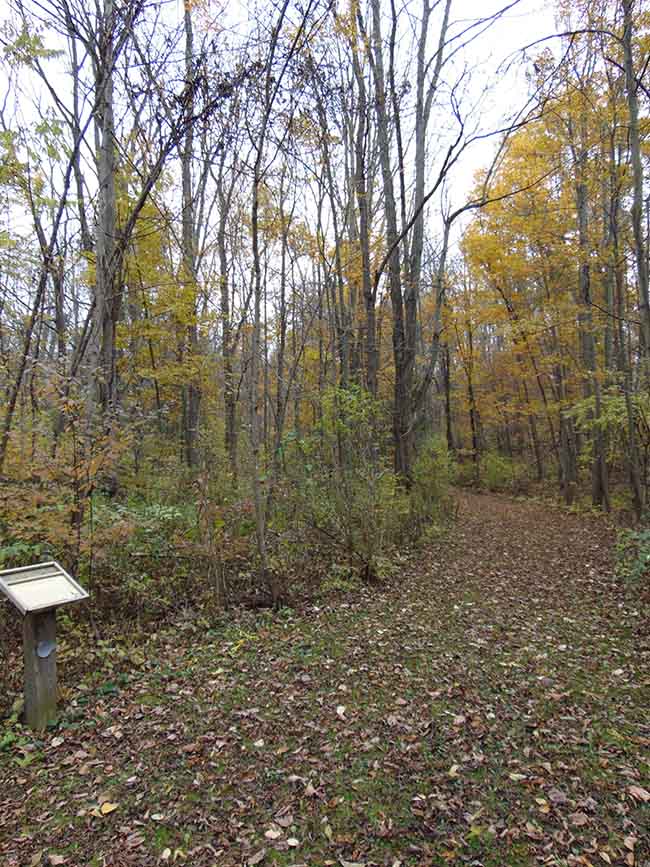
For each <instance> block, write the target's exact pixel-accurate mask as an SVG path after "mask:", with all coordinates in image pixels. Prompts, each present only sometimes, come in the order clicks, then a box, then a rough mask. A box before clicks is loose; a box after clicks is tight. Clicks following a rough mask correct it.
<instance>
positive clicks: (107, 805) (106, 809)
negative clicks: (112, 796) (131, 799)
mask: <svg viewBox="0 0 650 867" xmlns="http://www.w3.org/2000/svg"><path fill="white" fill-rule="evenodd" d="M117 808H118V804H111V802H110V801H104V803H103V804H102V805H101V807H100V808H99V809H100V812H101V814H102V816H107V815H108V814H109V813H112V812H113V810H117Z"/></svg>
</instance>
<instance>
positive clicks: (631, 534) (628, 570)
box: [616, 528, 650, 584]
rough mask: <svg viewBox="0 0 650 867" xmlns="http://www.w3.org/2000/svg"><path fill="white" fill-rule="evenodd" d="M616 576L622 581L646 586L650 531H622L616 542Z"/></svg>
mask: <svg viewBox="0 0 650 867" xmlns="http://www.w3.org/2000/svg"><path fill="white" fill-rule="evenodd" d="M616 574H617V575H618V576H619V577H620V578H622V579H623V580H624V581H629V582H632V583H635V584H647V583H648V582H649V579H650V529H647V528H644V529H642V530H622V531H621V532H620V533H619V535H618V539H617V541H616Z"/></svg>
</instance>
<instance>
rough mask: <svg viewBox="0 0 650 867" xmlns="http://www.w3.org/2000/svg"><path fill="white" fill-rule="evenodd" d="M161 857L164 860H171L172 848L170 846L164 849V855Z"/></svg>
mask: <svg viewBox="0 0 650 867" xmlns="http://www.w3.org/2000/svg"><path fill="white" fill-rule="evenodd" d="M160 857H161V859H162V860H163V861H169V859H170V858H171V857H172V850H171V849H169V848H167V849H163V851H162V855H161V856H160Z"/></svg>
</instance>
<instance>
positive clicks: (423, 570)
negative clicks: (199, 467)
mask: <svg viewBox="0 0 650 867" xmlns="http://www.w3.org/2000/svg"><path fill="white" fill-rule="evenodd" d="M612 543H613V534H612V532H611V531H610V530H609V529H608V527H607V524H606V523H605V522H604V521H603V520H601V519H598V518H596V517H593V518H592V517H584V516H577V515H570V514H567V513H566V512H564V511H561V510H559V509H558V510H555V509H552V508H550V507H548V506H545V505H541V504H536V503H530V502H520V501H513V500H509V499H506V498H501V497H497V496H492V495H476V494H468V493H463V494H461V495H460V497H459V516H458V521H457V523H456V525H455V526H454V527H453V528H452V529H451V531H450V532H449V534H448V535H447V537H446V538H443V539H442V540H440V541H439V542H436V544H435V545H432V546H431V547H430V549H429V550H428V551H427V554H426V556H425V557H424V558H422V559H421V561H420V562H418V563H417V564H416V563H414V562H412V561H407V560H405V562H404V570H403V574H402V575H401V576H397V577H396V578H395V579H393V582H392V586H391V587H390V588H388V589H385V590H377V589H373V590H372V591H367V592H364V593H362V594H361V595H358V594H355V595H352V594H351V595H349V596H346V597H344V598H342V599H338V600H336V601H335V602H332V600H330V602H329V603H327V604H326V603H323V607H321V608H320V609H318V608H317V607H310V608H308V609H307V610H306V611H303V612H293V613H292V612H285V613H284V614H281V615H280V616H277V617H272V616H269V615H265V614H255V615H252V614H251V615H247V616H244V617H242V618H241V619H240V620H237V621H236V622H234V623H232V624H230V625H228V626H225V627H224V628H219V629H214V630H209V631H208V632H207V633H206V632H203V631H197V630H196V628H195V626H193V624H192V621H191V620H189V619H188V621H187V622H185V624H184V626H183V625H182V624H181V625H180V626H179V628H178V631H177V632H176V634H175V635H174V636H172V635H168V636H167V637H165V636H161V637H158V638H157V639H156V640H155V641H152V643H151V645H150V648H149V650H148V653H147V656H148V658H149V662H148V663H147V665H145V666H144V667H142V668H141V669H140V670H135V671H134V672H133V674H132V675H131V677H130V678H129V679H128V681H127V682H126V683H124V684H123V685H122V687H121V688H120V689H119V690H118V691H117V692H115V693H114V694H111V692H108V694H105V695H102V694H100V693H98V692H97V690H95V691H94V692H86V693H83V694H80V693H79V691H78V690H75V688H74V685H68V686H69V695H68V702H69V706H70V707H71V708H72V710H71V712H70V716H69V718H68V719H67V726H68V727H67V728H63V727H62V728H60V729H59V730H58V731H56V732H52V733H51V734H48V736H47V737H46V738H44V739H43V740H42V741H33V740H30V739H29V738H27V739H19V741H17V742H15V743H13V744H11V745H9V746H7V747H6V748H5V749H4V750H1V751H0V864H2V865H3V867H5V865H6V867H16V865H20V867H23V865H30V864H33V865H35V864H68V865H73V867H85V865H93V867H95V865H97V867H100V865H110V867H120V865H132V864H134V865H155V864H159V863H165V861H167V862H168V863H174V859H175V863H179V864H180V863H184V864H188V865H201V867H202V865H213V864H214V865H229V867H230V865H245V864H251V865H254V864H262V865H270V864H280V865H317V867H322V865H343V867H345V865H367V867H372V865H381V867H383V865H388V867H400V865H404V867H405V865H443V864H452V865H454V864H474V865H483V867H488V865H489V867H504V865H513V867H515V865H522V867H523V865H534V864H552V865H587V867H588V865H590V864H591V865H594V867H600V865H603V864H620V865H623V864H627V865H641V867H643V865H645V867H650V764H649V763H650V711H649V708H650V701H649V699H650V636H649V634H648V622H649V621H648V608H647V604H646V605H645V607H644V603H643V600H642V599H641V598H640V596H639V594H638V593H636V592H632V591H630V590H629V589H626V588H623V587H622V586H621V584H620V582H619V581H617V580H616V579H615V577H614V575H613V567H612V562H611V550H612ZM1 734H2V731H1V730H0V735H1ZM48 857H49V859H50V860H49V861H48V860H47V858H48ZM39 859H40V860H39ZM61 859H63V860H61Z"/></svg>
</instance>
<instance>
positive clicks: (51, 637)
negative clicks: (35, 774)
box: [23, 608, 56, 731]
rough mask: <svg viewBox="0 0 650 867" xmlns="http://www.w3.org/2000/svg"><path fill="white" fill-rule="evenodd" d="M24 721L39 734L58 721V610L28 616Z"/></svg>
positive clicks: (24, 629) (26, 627)
mask: <svg viewBox="0 0 650 867" xmlns="http://www.w3.org/2000/svg"><path fill="white" fill-rule="evenodd" d="M23 653H24V658H25V722H26V723H27V725H28V726H29V727H30V728H31V729H34V730H36V731H41V730H43V729H44V728H47V726H48V724H49V723H53V722H55V721H56V609H54V608H52V609H50V610H49V611H41V612H38V611H37V612H34V613H33V614H27V615H25V619H24V621H23Z"/></svg>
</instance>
